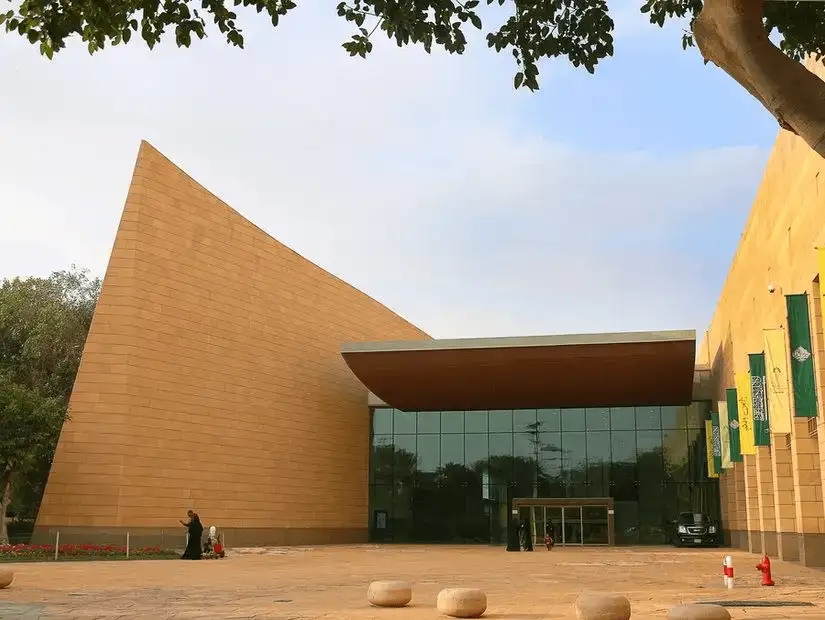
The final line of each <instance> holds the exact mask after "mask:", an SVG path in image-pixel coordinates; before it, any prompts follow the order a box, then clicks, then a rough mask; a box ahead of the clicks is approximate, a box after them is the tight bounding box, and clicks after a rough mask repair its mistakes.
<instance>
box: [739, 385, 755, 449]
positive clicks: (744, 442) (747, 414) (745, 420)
mask: <svg viewBox="0 0 825 620" xmlns="http://www.w3.org/2000/svg"><path fill="white" fill-rule="evenodd" d="M736 399H737V401H738V403H737V404H738V406H739V446H740V449H741V451H742V454H756V439H755V436H754V434H753V405H752V404H751V373H749V372H738V373H736Z"/></svg>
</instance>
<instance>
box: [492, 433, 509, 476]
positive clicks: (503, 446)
mask: <svg viewBox="0 0 825 620" xmlns="http://www.w3.org/2000/svg"><path fill="white" fill-rule="evenodd" d="M489 467H490V478H491V480H490V483H491V484H500V483H504V482H509V481H510V480H512V479H513V434H512V433H490V464H489Z"/></svg>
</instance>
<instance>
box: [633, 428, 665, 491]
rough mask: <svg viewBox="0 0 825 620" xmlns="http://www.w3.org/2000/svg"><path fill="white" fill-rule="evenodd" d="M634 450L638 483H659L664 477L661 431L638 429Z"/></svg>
mask: <svg viewBox="0 0 825 620" xmlns="http://www.w3.org/2000/svg"><path fill="white" fill-rule="evenodd" d="M636 452H637V454H638V460H637V467H638V472H639V482H640V484H642V485H644V484H658V483H660V482H661V481H662V480H663V479H664V468H663V465H662V433H661V431H638V432H637V433H636Z"/></svg>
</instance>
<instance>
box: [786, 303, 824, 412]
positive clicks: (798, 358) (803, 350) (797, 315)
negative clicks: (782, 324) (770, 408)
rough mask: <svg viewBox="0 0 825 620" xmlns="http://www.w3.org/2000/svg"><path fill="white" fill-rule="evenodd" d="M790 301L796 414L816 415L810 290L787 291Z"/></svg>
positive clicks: (792, 371)
mask: <svg viewBox="0 0 825 620" xmlns="http://www.w3.org/2000/svg"><path fill="white" fill-rule="evenodd" d="M785 301H786V303H787V305H788V340H789V341H790V342H789V346H790V349H791V378H792V379H793V400H794V415H795V416H796V417H798V418H815V417H816V387H815V386H816V378H815V375H814V356H813V353H812V351H813V349H812V348H811V323H810V317H809V316H808V294H807V293H802V294H800V295H786V296H785Z"/></svg>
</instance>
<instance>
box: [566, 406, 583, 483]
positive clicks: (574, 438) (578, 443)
mask: <svg viewBox="0 0 825 620" xmlns="http://www.w3.org/2000/svg"><path fill="white" fill-rule="evenodd" d="M582 419H584V416H582ZM561 447H562V450H563V452H562V468H563V469H564V480H565V482H566V483H567V485H568V486H570V485H572V484H582V485H583V484H584V483H585V481H586V479H587V475H586V473H585V466H586V463H587V444H586V435H585V433H562V435H561Z"/></svg>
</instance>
